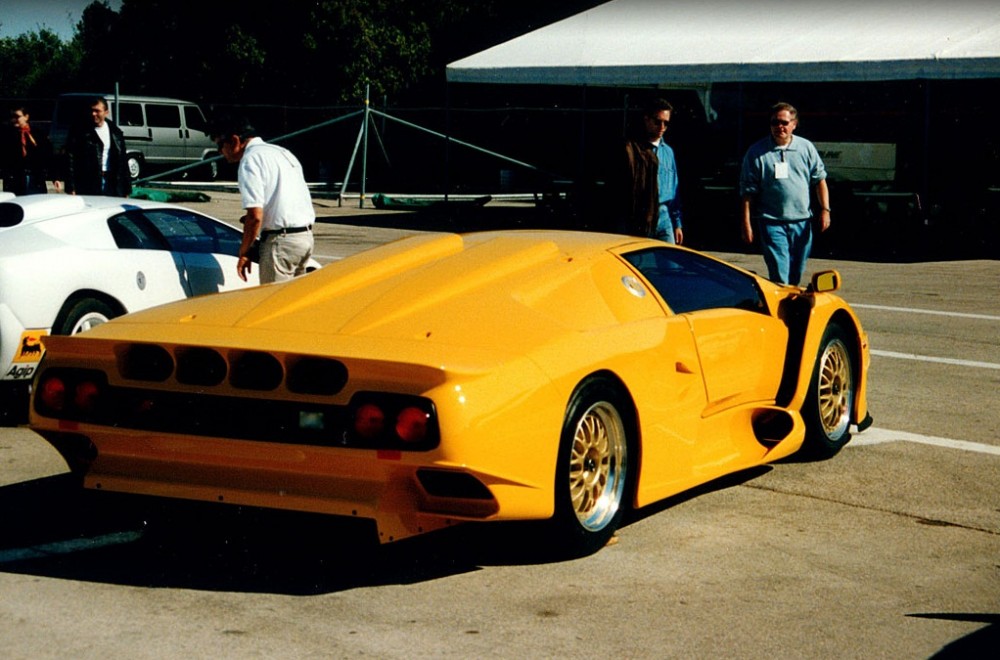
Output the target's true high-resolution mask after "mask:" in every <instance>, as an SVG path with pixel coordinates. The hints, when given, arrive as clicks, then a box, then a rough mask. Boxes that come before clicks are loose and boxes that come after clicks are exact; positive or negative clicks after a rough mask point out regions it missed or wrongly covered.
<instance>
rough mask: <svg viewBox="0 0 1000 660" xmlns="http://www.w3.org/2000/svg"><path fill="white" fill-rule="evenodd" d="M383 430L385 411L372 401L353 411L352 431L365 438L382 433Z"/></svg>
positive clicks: (371, 437) (374, 436)
mask: <svg viewBox="0 0 1000 660" xmlns="http://www.w3.org/2000/svg"><path fill="white" fill-rule="evenodd" d="M384 430H385V412H384V411H383V410H382V409H381V408H379V407H378V406H376V405H375V404H374V403H366V404H364V405H362V406H359V407H358V409H357V410H355V411H354V432H355V433H357V434H358V436H359V437H361V438H364V439H365V440H371V439H373V438H377V437H378V436H380V435H382V431H384Z"/></svg>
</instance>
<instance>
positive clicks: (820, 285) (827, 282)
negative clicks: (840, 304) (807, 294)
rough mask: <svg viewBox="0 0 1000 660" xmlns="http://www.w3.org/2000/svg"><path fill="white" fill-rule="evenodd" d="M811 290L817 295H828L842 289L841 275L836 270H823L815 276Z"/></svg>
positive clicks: (810, 286)
mask: <svg viewBox="0 0 1000 660" xmlns="http://www.w3.org/2000/svg"><path fill="white" fill-rule="evenodd" d="M809 288H810V289H811V290H812V291H814V292H816V293H827V292H830V291H836V290H837V289H839V288H840V273H838V272H837V271H835V270H823V271H820V272H818V273H815V274H813V276H812V283H811V284H810V285H809Z"/></svg>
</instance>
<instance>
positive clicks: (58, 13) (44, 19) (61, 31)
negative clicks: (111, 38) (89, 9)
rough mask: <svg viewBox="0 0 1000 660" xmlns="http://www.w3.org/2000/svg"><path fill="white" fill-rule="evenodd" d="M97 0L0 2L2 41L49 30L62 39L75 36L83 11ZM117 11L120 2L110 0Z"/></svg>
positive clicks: (8, 0)
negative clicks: (28, 33) (74, 32)
mask: <svg viewBox="0 0 1000 660" xmlns="http://www.w3.org/2000/svg"><path fill="white" fill-rule="evenodd" d="M93 1H94V0H0V38H2V37H16V36H17V35H19V34H24V33H25V32H36V31H38V30H40V29H42V28H47V29H49V30H51V31H52V32H55V33H56V34H57V35H59V37H61V38H62V39H64V40H66V39H70V38H72V37H73V28H74V27H75V26H76V24H77V23H78V22H79V21H80V16H81V15H82V14H83V10H84V8H85V7H86V6H87V5H89V4H90V3H91V2H93ZM108 5H109V6H110V7H111V8H112V9H113V10H115V11H118V10H119V9H121V6H122V2H121V0H110V2H108Z"/></svg>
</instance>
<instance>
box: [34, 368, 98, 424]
mask: <svg viewBox="0 0 1000 660" xmlns="http://www.w3.org/2000/svg"><path fill="white" fill-rule="evenodd" d="M107 384H108V383H107V379H106V377H105V375H104V373H103V372H100V371H96V370H92V369H51V370H49V371H46V372H45V373H43V374H42V376H41V378H40V379H39V381H38V390H37V392H36V393H35V410H37V411H38V412H39V413H41V414H42V415H47V416H49V417H60V418H62V419H72V420H77V421H84V420H90V421H94V420H95V419H96V418H97V417H98V416H99V414H100V407H101V405H102V403H101V401H102V398H103V396H104V393H105V391H106V390H107Z"/></svg>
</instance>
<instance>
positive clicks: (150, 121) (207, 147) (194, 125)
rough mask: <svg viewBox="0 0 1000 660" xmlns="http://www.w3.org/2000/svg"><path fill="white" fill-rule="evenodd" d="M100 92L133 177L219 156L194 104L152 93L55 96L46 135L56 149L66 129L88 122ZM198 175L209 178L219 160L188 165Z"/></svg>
mask: <svg viewBox="0 0 1000 660" xmlns="http://www.w3.org/2000/svg"><path fill="white" fill-rule="evenodd" d="M99 96H103V97H104V98H105V99H107V101H108V110H109V111H110V117H111V120H112V121H114V122H115V124H117V125H118V127H119V128H121V129H122V133H124V134H125V148H126V150H127V152H128V170H129V174H130V175H131V176H132V180H133V181H134V180H136V179H138V178H140V177H141V176H143V175H144V174H146V173H147V170H148V169H149V168H150V166H157V167H167V168H172V167H179V166H181V165H187V164H190V163H197V162H198V161H201V160H205V159H207V158H212V157H214V156H218V155H219V152H218V149H217V148H216V145H215V143H214V142H212V139H211V138H210V137H209V135H208V130H209V128H208V121H207V120H206V119H205V114H204V113H203V112H202V111H201V108H199V107H198V104H196V103H193V102H191V101H182V100H180V99H171V98H163V97H157V96H119V97H117V98H116V97H115V95H114V94H99V93H94V94H88V93H84V92H73V93H68V94H60V95H59V97H58V98H57V99H56V105H55V109H54V110H53V112H52V125H51V127H50V128H49V139H50V140H51V141H52V146H53V148H54V149H55V150H56V153H60V152H61V150H62V149H63V148H64V147H65V145H66V137H67V135H68V134H69V127H70V126H71V125H72V124H73V123H74V122H77V121H89V120H90V103H91V101H92V100H93V99H94V98H97V97H99ZM192 169H196V170H197V171H198V176H204V177H206V178H209V179H210V180H211V179H214V178H215V177H216V175H217V174H218V161H213V162H211V163H206V165H205V167H204V168H192Z"/></svg>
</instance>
